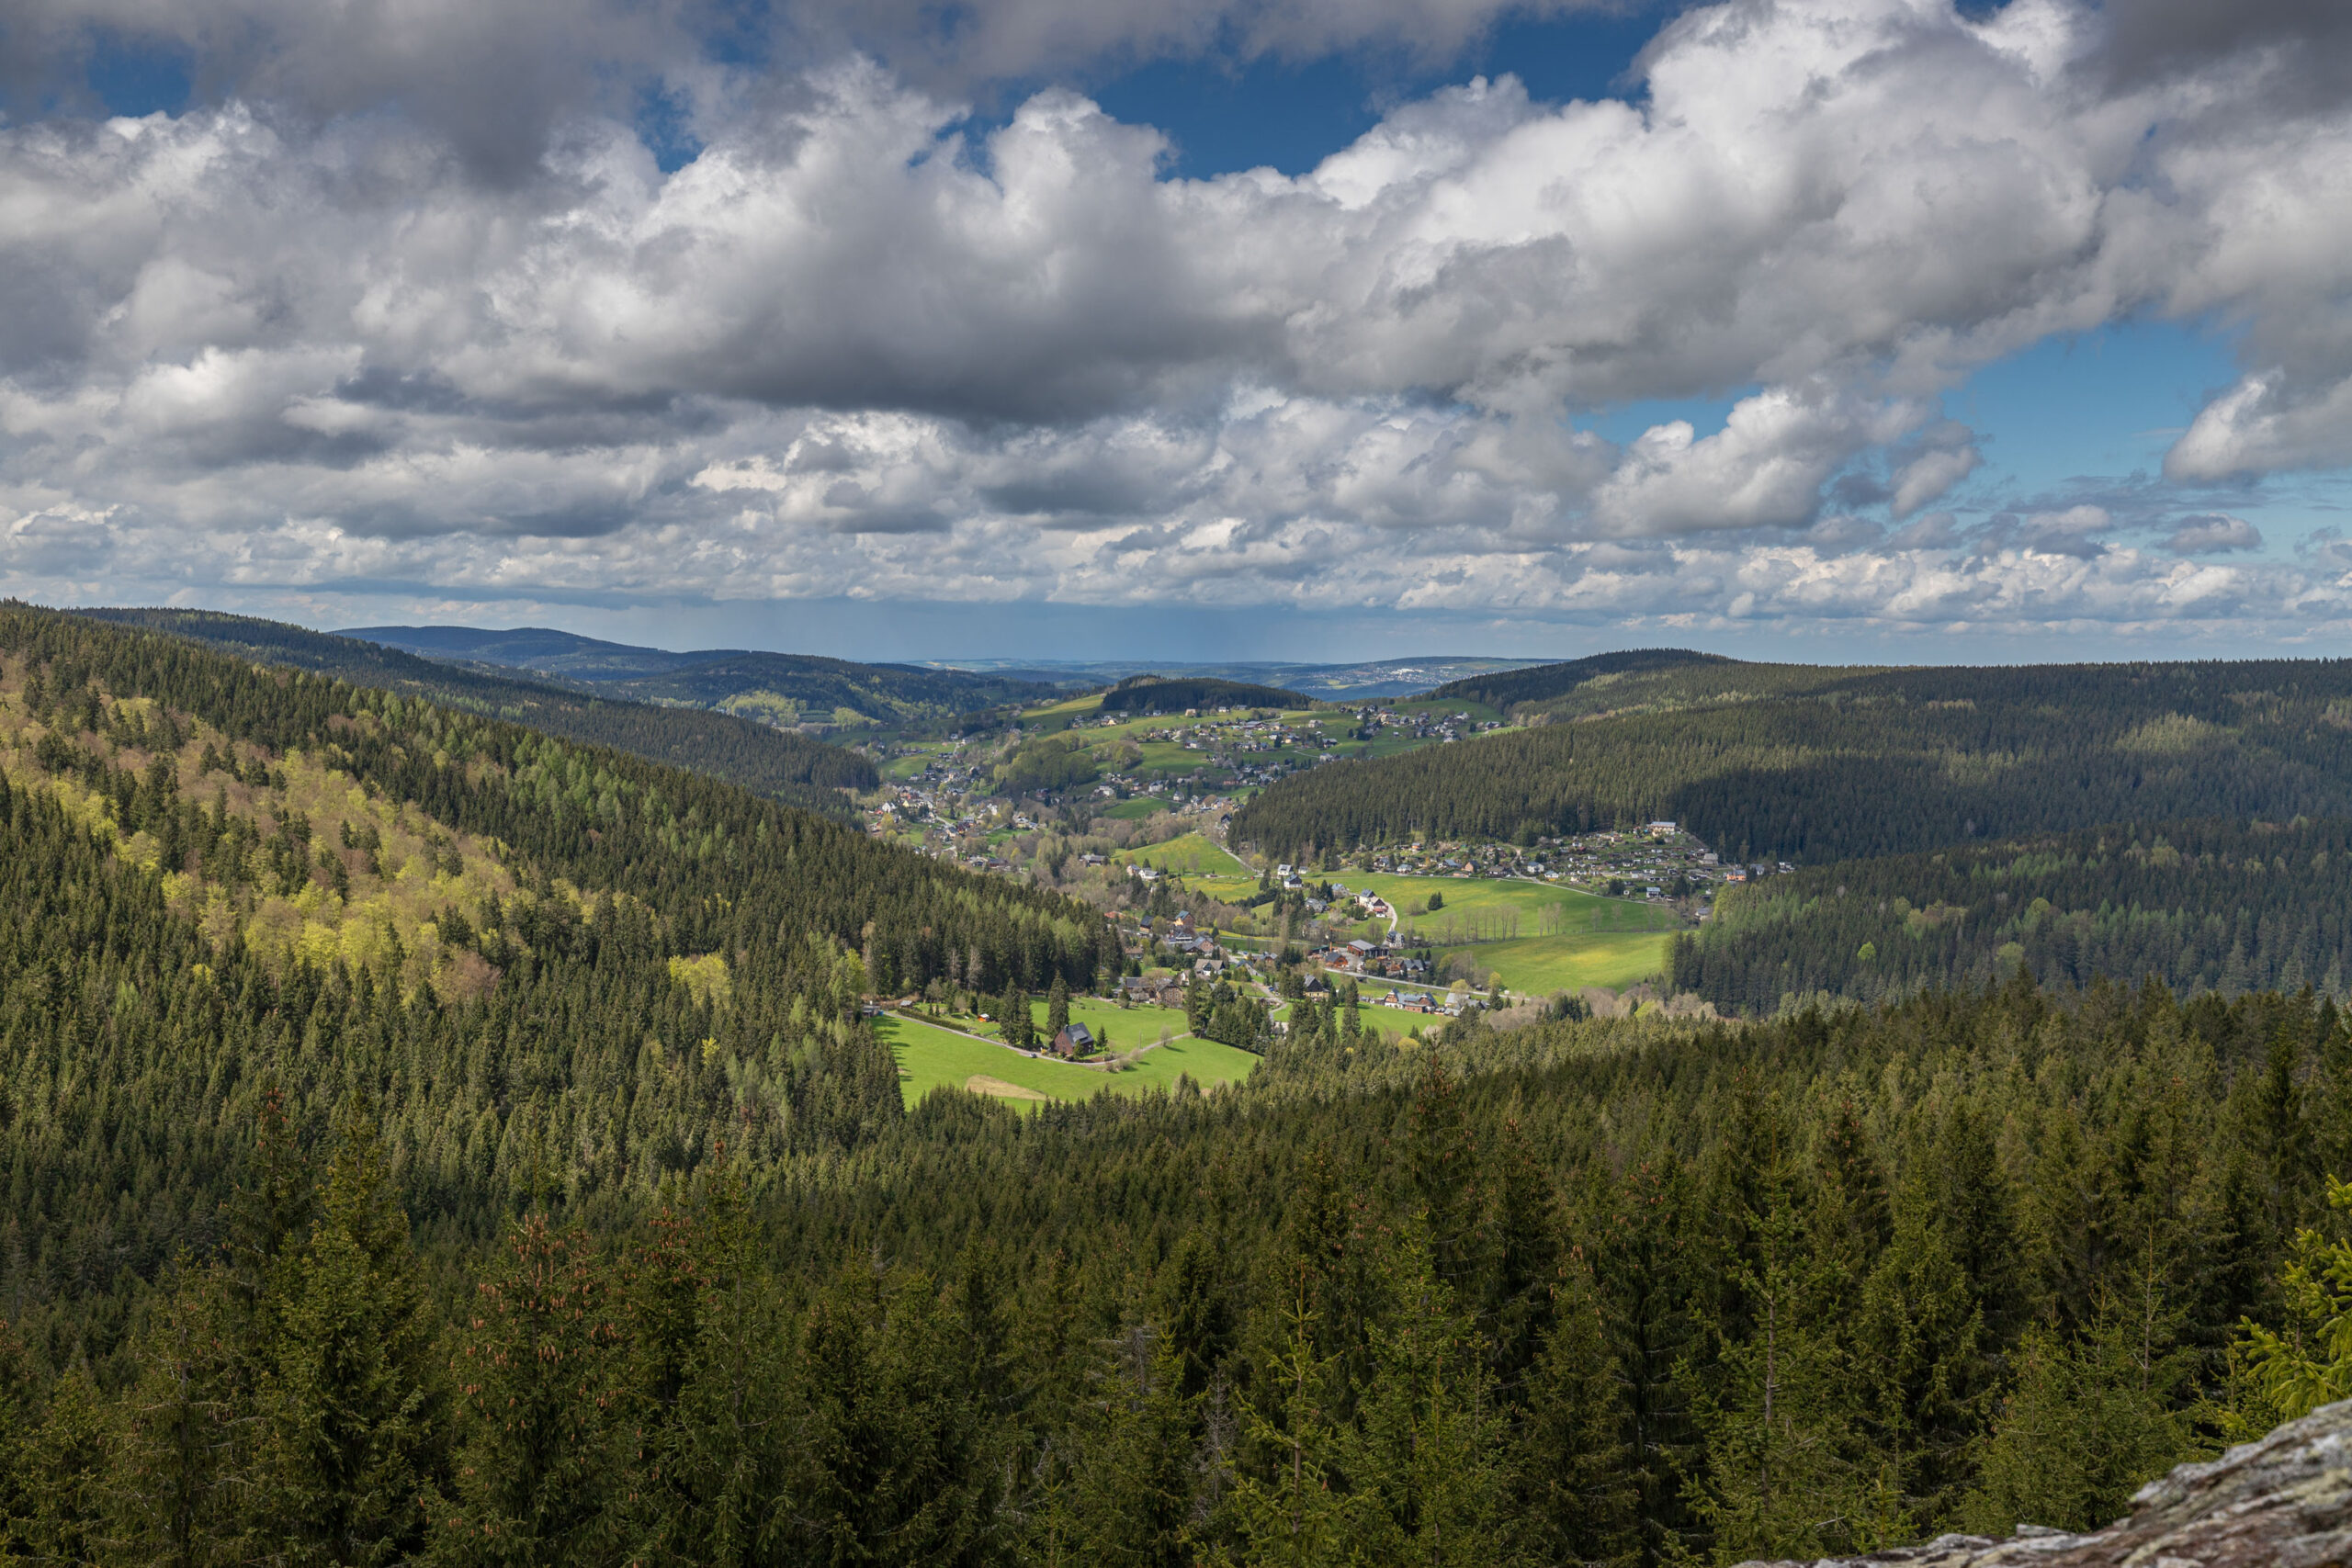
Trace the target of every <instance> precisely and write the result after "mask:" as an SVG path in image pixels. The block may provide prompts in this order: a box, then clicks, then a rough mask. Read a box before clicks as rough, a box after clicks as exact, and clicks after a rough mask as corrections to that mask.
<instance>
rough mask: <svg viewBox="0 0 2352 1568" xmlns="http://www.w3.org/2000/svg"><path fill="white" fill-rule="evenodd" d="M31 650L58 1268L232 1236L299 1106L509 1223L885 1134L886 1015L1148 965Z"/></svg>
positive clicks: (708, 816) (952, 890) (22, 1137)
mask: <svg viewBox="0 0 2352 1568" xmlns="http://www.w3.org/2000/svg"><path fill="white" fill-rule="evenodd" d="M0 659H5V669H0V704H4V705H5V706H0V770H4V771H5V777H6V782H7V785H8V787H7V790H6V795H5V800H0V815H5V819H6V828H7V841H8V844H9V855H8V859H7V862H6V874H7V877H8V879H9V883H8V885H9V888H10V897H9V898H8V900H7V903H6V908H5V909H0V928H4V929H5V931H6V935H5V936H4V937H0V947H5V949H6V953H7V954H8V957H7V959H6V962H7V964H8V966H9V967H8V979H7V984H8V990H7V992H6V996H7V998H8V1005H7V1011H6V1017H5V1019H0V1062H5V1063H6V1065H7V1070H8V1071H9V1072H10V1074H11V1075H12V1079H11V1082H12V1084H13V1088H12V1089H11V1095H12V1099H11V1100H10V1102H9V1103H10V1109H9V1111H8V1113H7V1115H6V1123H7V1134H6V1140H5V1141H6V1142H7V1143H9V1144H10V1145H13V1151H14V1152H13V1154H12V1155H11V1156H9V1157H10V1160H11V1161H12V1162H13V1163H12V1164H6V1165H5V1166H0V1168H13V1169H14V1171H15V1172H16V1175H15V1177H14V1178H13V1179H14V1181H15V1182H16V1190H15V1201H14V1202H13V1203H12V1205H11V1207H10V1211H9V1213H10V1224H11V1225H12V1226H14V1229H12V1230H11V1231H10V1233H9V1235H10V1237H11V1240H10V1243H9V1248H10V1250H9V1251H8V1252H7V1254H6V1258H8V1259H13V1260H14V1261H13V1262H6V1261H0V1268H16V1269H22V1270H29V1271H30V1273H29V1274H28V1276H26V1277H27V1278H28V1279H30V1280H44V1281H45V1280H51V1279H52V1278H54V1277H55V1276H56V1274H57V1272H58V1271H60V1270H63V1271H66V1272H67V1273H69V1274H71V1275H73V1276H74V1277H76V1278H78V1279H80V1280H82V1282H83V1284H84V1286H85V1287H86V1288H92V1289H104V1288H108V1287H110V1286H111V1285H112V1283H113V1281H114V1280H115V1278H116V1275H117V1273H118V1272H119V1270H121V1269H125V1268H129V1269H132V1270H134V1271H135V1272H139V1273H141V1274H146V1273H152V1271H153V1269H154V1268H155V1267H157V1266H159V1265H160V1264H161V1263H162V1262H163V1261H164V1260H165V1259H167V1258H169V1257H170V1256H171V1255H172V1253H173V1252H174V1250H175V1249H176V1248H178V1247H185V1246H199V1247H200V1246H202V1245H205V1244H207V1243H208V1242H209V1240H210V1239H213V1238H214V1232H215V1229H216V1224H217V1222H216V1219H215V1215H216V1213H217V1210H218V1205H219V1204H220V1201H222V1199H224V1198H225V1197H226V1196H227V1195H228V1190H229V1183H230V1182H231V1181H232V1179H234V1178H235V1176H236V1174H237V1172H238V1171H239V1170H240V1169H241V1168H242V1167H243V1159H244V1154H245V1150H246V1148H247V1145H249V1144H250V1139H251V1136H252V1134H253V1129H254V1124H255V1122H254V1119H255V1117H256V1116H258V1115H259V1106H260V1103H261V1100H262V1098H263V1097H265V1096H266V1095H267V1094H269V1093H272V1092H275V1093H277V1094H278V1095H279V1096H281V1097H282V1102H283V1106H284V1110H285V1113H286V1114H287V1115H288V1118H289V1119H290V1120H291V1122H292V1124H293V1125H294V1126H295V1127H296V1128H298V1129H299V1130H300V1132H301V1133H302V1134H303V1135H305V1136H317V1135H319V1134H321V1133H322V1131H323V1129H324V1128H325V1126H326V1124H327V1122H328V1121H329V1119H330V1118H331V1117H332V1116H333V1115H334V1113H335V1111H336V1108H337V1107H339V1106H341V1105H343V1104H344V1103H345V1102H346V1101H347V1100H350V1099H351V1097H352V1096H353V1095H354V1094H355V1093H357V1092H360V1091H361V1090H362V1089H364V1090H365V1091H366V1093H367V1095H368V1097H369V1099H370V1100H371V1103H373V1105H374V1106H375V1107H376V1112H375V1113H376V1114H377V1115H378V1116H379V1119H380V1122H381V1124H382V1127H383V1130H384V1136H385V1138H386V1140H387V1143H388V1147H389V1149H390V1156H389V1157H390V1162H391V1164H390V1168H391V1171H392V1174H393V1179H394V1180H395V1182H396V1183H397V1185H398V1186H399V1188H400V1190H401V1195H402V1196H403V1197H404V1198H405V1199H407V1200H408V1201H410V1202H412V1203H413V1204H415V1205H417V1206H418V1209H419V1213H420V1214H421V1215H422V1216H424V1217H425V1218H426V1220H427V1223H429V1224H432V1225H434V1226H436V1227H454V1228H455V1229H456V1231H458V1232H459V1233H464V1234H473V1235H488V1234H491V1233H492V1231H494V1228H495V1222H496V1220H497V1217H498V1216H499V1215H501V1214H502V1213H505V1212H506V1211H507V1209H508V1207H509V1206H510V1203H511V1201H514V1200H515V1199H516V1198H517V1197H521V1196H527V1195H528V1194H530V1193H531V1192H532V1191H534V1190H536V1189H535V1184H538V1185H539V1186H542V1187H546V1188H548V1190H556V1191H560V1192H562V1193H564V1194H566V1195H567V1197H568V1199H569V1201H576V1202H581V1203H585V1204H590V1205H592V1206H593V1205H594V1204H595V1203H597V1202H600V1201H605V1200H607V1199H612V1200H613V1201H619V1199H618V1196H617V1195H624V1194H630V1193H634V1194H636V1195H637V1196H638V1197H639V1198H641V1197H642V1196H643V1195H644V1194H646V1193H648V1192H650V1190H652V1188H653V1186H654V1184H655V1183H656V1182H657V1181H658V1180H659V1179H661V1178H662V1177H663V1176H664V1175H666V1174H669V1173H673V1172H675V1171H679V1170H684V1169H691V1168H695V1167H696V1166H698V1165H700V1164H702V1163H704V1162H705V1161H707V1160H708V1159H710V1158H712V1157H714V1156H715V1153H716V1151H717V1149H718V1146H719V1145H720V1143H721V1141H722V1140H729V1139H731V1140H732V1145H731V1146H733V1147H734V1148H735V1149H736V1150H737V1151H738V1152H741V1153H747V1154H751V1153H758V1152H760V1151H762V1150H775V1149H782V1148H786V1147H795V1146H805V1145H809V1144H810V1143H811V1142H824V1143H830V1144H834V1145H843V1146H849V1145H855V1144H856V1143H857V1142H858V1141H859V1140H860V1139H861V1138H864V1137H866V1136H869V1135H871V1134H872V1132H873V1130H874V1128H875V1126H876V1124H877V1122H879V1121H888V1120H895V1118H896V1116H897V1114H898V1106H899V1094H898V1087H897V1072H896V1070H895V1067H894V1066H893V1065H892V1064H891V1062H890V1059H889V1057H888V1054H887V1052H885V1051H883V1050H882V1049H881V1047H879V1046H878V1045H877V1044H876V1043H875V1042H874V1040H873V1038H872V1037H871V1034H870V1033H869V1032H867V1031H866V1029H865V1027H864V1026H863V1025H862V1024H860V1023H859V1022H858V1021H857V1002H858V999H859V998H860V996H861V995H862V994H863V993H865V992H867V991H870V990H876V989H879V990H889V989H893V988H897V987H920V986H921V985H922V984H924V983H925V982H926V981H928V980H929V979H931V978H933V977H934V976H956V977H958V978H960V979H961V980H962V981H964V982H965V983H967V984H972V985H976V986H980V987H990V986H996V987H1001V986H1002V985H1004V984H1007V983H1010V982H1016V981H1017V982H1018V983H1021V984H1023V985H1035V986H1043V985H1045V984H1046V983H1047V982H1048V981H1049V980H1050V979H1052V978H1053V977H1054V976H1062V977H1064V978H1067V979H1069V980H1071V981H1075V982H1079V983H1080V984H1088V983H1091V982H1092V980H1093V979H1094V977H1095V976H1096V973H1097V971H1098V969H1099V968H1100V967H1101V966H1102V965H1103V964H1104V963H1106V962H1109V961H1111V960H1112V959H1114V958H1115V955H1116V950H1115V946H1114V944H1113V942H1112V941H1111V938H1110V936H1109V934H1108V932H1107V931H1106V930H1105V929H1104V928H1103V925H1102V923H1101V922H1100V920H1099V919H1096V918H1095V917H1094V916H1093V915H1092V913H1091V911H1089V910H1087V909H1085V908H1083V907H1082V906H1079V905H1075V904H1070V903H1067V902H1065V901H1063V900H1061V899H1059V898H1057V897H1050V896H1046V895H1043V894H1036V893H1031V892H1028V891H1025V890H1023V889H1020V888H1017V887H1015V886H1012V885H1011V884H1009V883H1005V882H1002V881H989V880H984V879H981V878H978V877H976V876H970V875H967V874H962V873H959V872H956V871H954V870H952V869H948V868H944V867H941V866H939V865H937V864H935V863H932V862H929V861H926V860H923V859H922V858H920V857H917V856H914V855H910V854H907V853H904V852H898V851H895V850H892V849H889V848H887V847H885V846H882V845H880V844H878V843H876V842H874V841H873V840H868V839H867V838H866V837H865V835H864V834H862V833H859V832H857V831H855V830H854V829H844V828H842V827H839V826H836V825H834V824H832V823H831V822H827V821H823V820H820V819H819V818H813V817H811V816H809V815H807V814H805V813H801V812H797V811H795V810H792V809H790V808H788V807H781V806H778V805H775V804H773V803H771V802H767V801H764V800H762V799H760V798H758V797H756V796H754V795H750V794H747V793H746V792H744V791H741V790H739V789H736V788H733V787H731V786H729V785H725V784H716V783H714V782H712V781H709V780H707V779H704V778H701V777H699V776H697V775H695V774H691V773H683V772H679V771H676V770H673V769H668V768H662V767H657V766H653V765H650V764H647V763H645V762H642V761H639V760H638V759H635V758H632V757H628V756H626V755H624V754H621V753H618V752H614V751H608V750H595V749H591V748H585V747H580V746H576V745H573V744H571V743H569V742H566V741H562V740H558V739H551V738H548V737H546V736H542V735H539V734H537V733H535V732H533V731H530V730H527V729H523V728H518V727H515V726H513V725H509V724H505V723H503V722H500V721H494V720H488V719H483V718H480V717H477V716H471V715H467V714H461V713H455V712H451V711H449V710H447V709H441V708H436V707H433V706H431V705H426V704H424V703H421V702H417V701H415V700H413V699H411V698H405V697H401V696H399V695H396V694H390V693H385V692H380V691H376V690H371V689H368V688H364V687H355V686H351V685H348V684H346V683H345V682H338V681H331V680H327V679H323V678H321V677H317V676H312V675H308V674H304V673H299V672H294V671H271V670H261V669H256V668H254V667H253V666H250V665H247V664H245V663H243V661H240V660H231V659H226V658H223V657H221V656H220V655H218V654H214V653H210V652H208V651H205V650H203V649H198V648H196V647H195V646H193V645H191V644H189V643H187V642H185V641H181V640H178V639H175V638H169V637H160V636H154V635H148V634H141V633H137V632H131V631H126V630H119V629H116V628H113V627H109V626H102V625H100V624H98V623H95V622H91V621H85V620H80V619H75V618H70V617H65V616H62V615H51V614H47V613H43V612H34V611H28V610H23V609H8V610H0ZM92 1053H95V1055H92ZM94 1200H95V1201H96V1206H95V1208H94V1207H92V1206H91V1205H92V1202H93V1201H94ZM18 1289H19V1291H20V1292H21V1290H22V1285H21V1284H20V1285H19V1287H18ZM45 1293H46V1290H45V1289H42V1288H36V1289H35V1291H34V1295H35V1298H36V1299H39V1298H40V1296H41V1295H43V1294H45Z"/></svg>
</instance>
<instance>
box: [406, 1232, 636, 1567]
mask: <svg viewBox="0 0 2352 1568" xmlns="http://www.w3.org/2000/svg"><path fill="white" fill-rule="evenodd" d="M611 1296H612V1292H611V1290H610V1284H609V1280H608V1279H607V1276H606V1270H605V1266H604V1263H603V1261H602V1260H601V1259H600V1258H598V1257H597V1256H596V1253H595V1249H594V1246H593V1245H592V1244H591V1243H590V1241H589V1239H588V1237H587V1236H586V1235H584V1234H582V1233H580V1232H577V1231H573V1232H561V1231H558V1230H556V1229H555V1228H554V1227H553V1226H551V1225H550V1224H548V1219H547V1216H546V1215H545V1214H543V1213H532V1214H530V1215H529V1216H527V1217H526V1218H525V1219H524V1220H522V1221H521V1222H519V1223H518V1224H515V1227H514V1230H513V1232H512V1235H511V1236H510V1238H509V1240H508V1243H507V1247H506V1258H505V1263H504V1267H503V1269H501V1270H500V1271H499V1272H498V1274H497V1275H496V1276H495V1277H493V1278H492V1279H490V1280H485V1281H483V1282H482V1283H481V1286H480V1287H479V1288H478V1290H477V1292H476V1299H475V1304H474V1310H473V1314H472V1315H471V1317H470V1318H469V1321H468V1324H467V1326H466V1329H465V1331H464V1332H463V1333H462V1334H461V1335H460V1337H459V1348H458V1354H457V1357H456V1358H455V1359H454V1360H453V1361H452V1363H451V1376H452V1380H453V1382H455V1383H456V1385H457V1393H458V1403H459V1406H460V1408H461V1409H462V1411H463V1412H464V1414H465V1416H466V1417H467V1420H466V1428H467V1434H468V1435H467V1438H466V1441H465V1444H464V1447H463V1448H462V1449H461V1450H460V1451H459V1453H458V1458H457V1463H456V1467H455V1469H456V1473H455V1479H454V1483H453V1495H452V1496H451V1497H450V1498H449V1500H448V1501H447V1502H446V1503H441V1504H439V1505H437V1506H434V1507H433V1508H432V1512H433V1515H434V1517H433V1521H432V1522H433V1527H434V1532H433V1552H434V1555H435V1558H437V1559H439V1560H440V1561H443V1562H453V1563H498V1564H515V1565H519V1568H556V1565H557V1564H567V1563H576V1562H597V1561H604V1560H607V1559H609V1558H611V1557H614V1556H616V1555H617V1552H616V1548H617V1545H618V1543H617V1542H616V1541H615V1540H613V1539H612V1538H613V1536H614V1535H615V1533H616V1529H617V1527H618V1524H619V1520H618V1519H617V1518H616V1517H611V1516H609V1515H608V1509H609V1508H610V1506H611V1505H612V1504H613V1503H614V1501H615V1500H616V1498H615V1491H616V1487H617V1485H618V1483H619V1482H620V1480H621V1478H622V1477H623V1476H624V1475H625V1474H626V1473H627V1464H626V1461H627V1457H628V1456H627V1450H626V1449H625V1448H624V1446H623V1445H624V1441H625V1438H624V1435H623V1434H622V1433H621V1432H619V1431H617V1430H616V1428H615V1422H614V1420H613V1416H614V1415H615V1414H616V1411H617V1409H618V1407H619V1406H620V1404H621V1401H620V1398H619V1393H620V1385H621V1382H622V1379H623V1376H624V1375H625V1371H626V1369H625V1367H624V1365H623V1363H622V1357H621V1343H620V1330H619V1326H618V1325H617V1323H616V1321H615V1309H616V1304H617V1303H615V1302H614V1301H613V1300H612V1299H611Z"/></svg>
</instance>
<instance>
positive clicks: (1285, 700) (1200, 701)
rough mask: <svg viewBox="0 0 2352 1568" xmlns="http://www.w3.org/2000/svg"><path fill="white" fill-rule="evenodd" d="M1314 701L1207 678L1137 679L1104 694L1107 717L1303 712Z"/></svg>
mask: <svg viewBox="0 0 2352 1568" xmlns="http://www.w3.org/2000/svg"><path fill="white" fill-rule="evenodd" d="M1313 705H1314V699H1313V698H1311V697H1304V696H1301V695H1300V694H1298V693H1296V692H1292V691H1285V690H1284V689H1283V688H1282V687H1280V686H1261V685H1254V684H1252V683H1250V682H1247V681H1216V680H1210V679H1206V678H1204V677H1192V676H1184V677H1177V678H1170V677H1165V676H1159V675H1135V676H1130V677H1129V678H1128V679H1126V680H1125V681H1122V682H1119V683H1118V684H1117V685H1115V686H1114V687H1112V688H1111V689H1110V690H1109V691H1107V692H1105V693H1103V712H1104V713H1182V712H1183V711H1184V710H1185V709H1187V708H1221V707H1236V708H1249V707H1260V708H1303V707H1312V706H1313Z"/></svg>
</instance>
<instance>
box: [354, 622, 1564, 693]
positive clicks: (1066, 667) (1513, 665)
mask: <svg viewBox="0 0 2352 1568" xmlns="http://www.w3.org/2000/svg"><path fill="white" fill-rule="evenodd" d="M354 635H356V634H354ZM938 662H939V663H940V665H941V667H943V668H947V669H956V670H975V671H989V672H990V673H992V674H997V675H1004V676H1019V677H1021V678H1023V679H1026V680H1032V681H1050V682H1066V683H1070V684H1077V685H1087V686H1107V685H1110V684H1112V683H1113V682H1118V681H1124V680H1125V679H1127V678H1128V677H1129V676H1132V675H1165V676H1169V677H1170V678H1171V679H1173V678H1183V679H1190V680H1212V681H1239V682H1244V683H1245V684H1250V685H1259V686H1280V687H1282V688H1283V689H1284V690H1286V691H1293V692H1300V693H1304V694H1306V695H1307V696H1310V697H1316V698H1319V699H1321V700H1322V701H1325V702H1345V701H1349V700H1351V699H1353V698H1357V697H1416V696H1419V695H1421V694H1423V693H1425V692H1430V691H1432V690H1434V689H1435V688H1437V687H1440V686H1443V685H1446V684H1449V683H1452V682H1463V681H1468V680H1475V679H1476V678H1477V677H1479V676H1482V675H1490V674H1497V673H1500V672H1502V671H1510V670H1525V669H1529V668H1532V667H1533V666H1537V665H1542V664H1546V663H1548V662H1549V661H1548V660H1541V659H1488V658H1483V657H1477V656H1473V655H1464V654H1450V653H1449V654H1432V655H1427V656H1423V657H1419V658H1412V659H1374V660H1365V661H1363V662H1362V663H1357V664H1283V663H1250V662H1238V663H1230V664H1214V663H1213V664H1166V663H1152V662H1149V661H1148V660H1131V659H1129V660H1118V659H1112V660H1070V661H1068V662H1063V661H1058V660H1028V661H1027V662H1025V663H1021V662H1016V661H1014V660H982V659H972V660H941V661H938Z"/></svg>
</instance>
